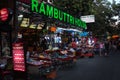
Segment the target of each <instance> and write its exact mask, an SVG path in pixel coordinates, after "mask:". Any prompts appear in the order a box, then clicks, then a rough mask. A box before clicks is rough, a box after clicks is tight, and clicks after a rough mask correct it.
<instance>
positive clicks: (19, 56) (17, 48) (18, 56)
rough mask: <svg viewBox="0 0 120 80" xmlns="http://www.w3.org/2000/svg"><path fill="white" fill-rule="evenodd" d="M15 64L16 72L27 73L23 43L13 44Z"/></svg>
mask: <svg viewBox="0 0 120 80" xmlns="http://www.w3.org/2000/svg"><path fill="white" fill-rule="evenodd" d="M13 63H14V70H15V71H25V58H24V49H23V43H14V44H13Z"/></svg>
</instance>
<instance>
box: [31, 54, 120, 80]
mask: <svg viewBox="0 0 120 80" xmlns="http://www.w3.org/2000/svg"><path fill="white" fill-rule="evenodd" d="M37 77H38V76H37V75H36V79H35V78H34V79H33V80H42V79H38V78H39V77H38V78H37ZM54 80H120V52H114V53H111V54H110V55H109V56H108V57H105V56H99V55H95V57H94V58H87V57H85V58H80V59H79V60H77V63H76V64H75V65H74V67H72V68H67V69H63V70H58V71H57V77H56V78H55V79H54Z"/></svg>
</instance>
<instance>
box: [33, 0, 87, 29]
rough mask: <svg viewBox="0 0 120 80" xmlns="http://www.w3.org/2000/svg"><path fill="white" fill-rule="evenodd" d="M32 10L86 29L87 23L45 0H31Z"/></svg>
mask: <svg viewBox="0 0 120 80" xmlns="http://www.w3.org/2000/svg"><path fill="white" fill-rule="evenodd" d="M31 10H32V12H37V13H39V14H43V15H46V16H49V17H52V18H55V19H57V20H60V21H64V22H67V23H70V24H72V25H75V26H78V27H82V28H84V29H86V23H85V22H84V21H81V20H80V19H78V18H75V17H73V16H72V15H70V14H68V13H65V12H63V11H61V10H59V9H57V8H55V7H53V6H51V5H48V4H45V3H44V2H42V3H38V0H31Z"/></svg>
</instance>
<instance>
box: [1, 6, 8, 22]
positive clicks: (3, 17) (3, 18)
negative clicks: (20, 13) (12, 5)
mask: <svg viewBox="0 0 120 80" xmlns="http://www.w3.org/2000/svg"><path fill="white" fill-rule="evenodd" d="M8 16H9V11H8V9H7V8H3V9H1V10H0V19H1V21H6V20H7V19H8Z"/></svg>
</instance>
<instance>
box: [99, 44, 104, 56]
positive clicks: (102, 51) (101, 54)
mask: <svg viewBox="0 0 120 80" xmlns="http://www.w3.org/2000/svg"><path fill="white" fill-rule="evenodd" d="M104 48H105V45H104V43H103V42H100V52H99V53H100V56H103V53H104Z"/></svg>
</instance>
